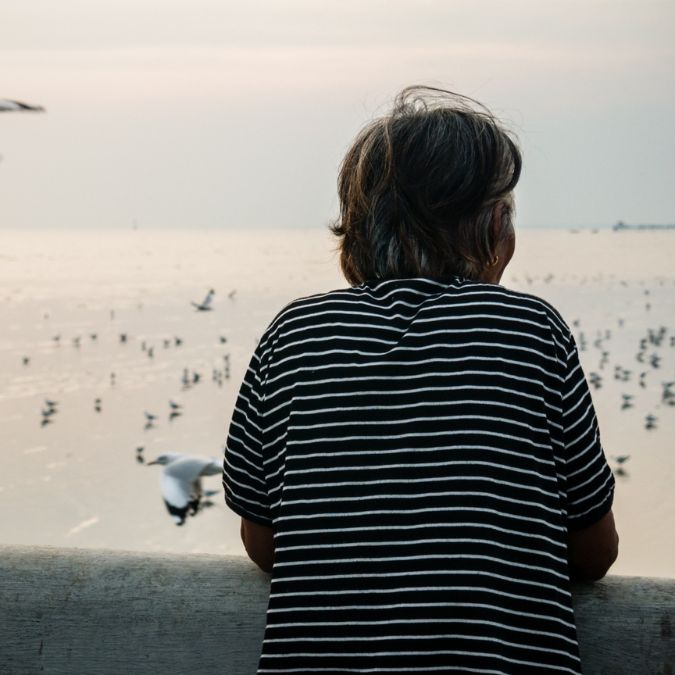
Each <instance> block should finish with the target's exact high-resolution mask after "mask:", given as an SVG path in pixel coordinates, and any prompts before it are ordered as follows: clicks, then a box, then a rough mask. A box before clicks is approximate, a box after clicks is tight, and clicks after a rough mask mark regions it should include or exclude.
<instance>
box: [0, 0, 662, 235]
mask: <svg viewBox="0 0 675 675" xmlns="http://www.w3.org/2000/svg"><path fill="white" fill-rule="evenodd" d="M673 26H675V2H673V1H668V2H650V1H649V0H646V1H645V0H642V1H631V2H622V1H621V0H613V1H611V2H598V1H593V0H586V1H585V2H576V1H575V0H571V1H566V2H549V1H548V0H533V1H529V2H525V1H522V2H508V3H504V2H501V1H499V2H480V1H476V0H474V1H472V2H469V1H467V2H464V1H463V0H462V1H453V0H438V1H436V0H426V1H425V0H422V1H420V0H416V1H415V2H413V1H412V0H409V1H408V2H401V1H399V0H389V1H386V2H385V1H375V0H360V1H358V2H356V1H351V0H343V1H341V2H335V1H334V0H323V1H321V2H317V1H316V0H314V1H312V2H309V1H308V2H298V1H292V2H288V1H286V2H280V1H275V2H273V1H271V0H270V1H268V2H261V1H260V0H259V1H257V2H248V3H246V5H245V6H244V5H240V4H239V3H236V4H235V3H232V2H229V1H226V0H218V1H215V0H191V1H190V2H188V1H187V0H182V1H181V2H178V1H177V0H161V1H160V0H133V1H132V0H115V1H114V2H113V1H111V0H95V1H94V0H60V2H58V3H57V2H53V0H4V2H3V3H2V7H1V8H0V98H17V99H20V100H26V101H29V102H34V103H39V104H42V105H44V106H45V107H46V108H47V109H48V112H47V113H46V114H44V115H29V114H25V115H19V114H16V115H14V114H2V115H0V154H1V155H2V156H3V161H2V162H0V226H5V227H11V226H19V227H56V226H78V227H101V226H104V227H129V226H130V225H131V223H132V222H133V219H134V218H136V219H137V220H138V223H139V225H140V226H142V227H143V226H153V227H154V226H169V227H181V226H194V227H213V226H303V227H308V226H324V225H325V224H326V222H327V221H328V220H329V219H330V218H331V217H333V216H334V215H335V214H336V210H337V200H336V196H335V179H336V173H337V168H338V165H339V162H340V160H341V158H342V155H343V154H344V151H345V149H346V148H347V146H348V144H349V142H350V141H351V140H352V138H353V137H354V135H355V133H356V132H357V131H358V129H359V128H360V127H361V126H362V124H363V123H364V122H365V121H366V120H367V119H369V118H370V117H372V116H373V115H375V114H377V113H378V112H381V111H382V110H383V109H384V107H386V104H387V102H388V101H389V99H390V98H391V97H392V96H393V94H395V93H396V91H397V90H399V89H400V88H401V87H403V86H405V85H406V84H411V83H416V82H419V83H429V84H436V85H442V86H446V87H449V88H452V89H454V90H456V91H459V92H462V93H465V94H469V95H471V96H474V97H476V98H478V99H480V100H482V101H483V102H484V103H486V104H488V105H489V106H490V107H492V109H493V110H494V111H495V112H497V113H498V114H499V115H500V116H502V117H503V118H504V119H505V120H507V121H508V122H509V123H510V125H511V127H512V128H513V129H514V130H515V131H516V133H517V134H518V135H519V137H520V141H521V145H522V148H523V151H524V161H525V169H524V174H523V177H522V179H521V183H520V185H519V187H518V189H517V195H516V197H517V208H518V214H517V220H518V222H519V223H520V224H521V225H524V226H537V225H543V226H561V225H567V226H575V225H609V224H613V223H614V222H615V221H617V220H618V219H623V220H625V221H627V222H635V223H637V222H642V223H644V222H675V200H674V199H673V194H674V190H673V185H674V184H675V124H673V120H675V87H673V82H674V81H675V78H674V75H675V48H674V46H673V38H672V29H673Z"/></svg>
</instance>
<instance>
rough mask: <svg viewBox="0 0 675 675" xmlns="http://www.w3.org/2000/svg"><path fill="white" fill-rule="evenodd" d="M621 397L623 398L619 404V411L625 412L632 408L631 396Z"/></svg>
mask: <svg viewBox="0 0 675 675" xmlns="http://www.w3.org/2000/svg"><path fill="white" fill-rule="evenodd" d="M621 397H622V398H623V403H622V404H621V410H626V409H628V408H632V407H633V403H632V399H633V398H634V397H633V394H621Z"/></svg>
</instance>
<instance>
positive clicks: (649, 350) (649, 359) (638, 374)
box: [573, 283, 675, 476]
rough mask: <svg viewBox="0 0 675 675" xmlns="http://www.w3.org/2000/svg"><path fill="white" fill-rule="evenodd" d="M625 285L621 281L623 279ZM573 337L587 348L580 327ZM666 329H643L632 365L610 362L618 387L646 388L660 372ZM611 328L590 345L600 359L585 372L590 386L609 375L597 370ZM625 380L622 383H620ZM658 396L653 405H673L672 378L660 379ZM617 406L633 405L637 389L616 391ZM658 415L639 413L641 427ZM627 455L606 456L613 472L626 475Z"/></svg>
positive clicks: (649, 426)
mask: <svg viewBox="0 0 675 675" xmlns="http://www.w3.org/2000/svg"><path fill="white" fill-rule="evenodd" d="M624 285H625V283H624ZM644 293H645V295H649V293H650V292H649V290H648V289H646V290H645V291H644ZM644 308H645V310H646V311H649V310H650V309H651V303H650V302H646V303H645V307H644ZM573 325H574V328H575V329H580V327H581V321H580V320H579V319H576V320H575V321H574V322H573ZM624 326H625V320H624V319H622V318H619V319H617V328H618V329H619V330H620V329H622V328H623V327H624ZM576 332H577V335H576V340H577V344H578V348H579V351H580V352H587V351H588V350H589V346H588V343H589V338H588V336H587V335H586V333H585V332H584V331H583V330H577V331H576ZM668 333H669V330H668V328H667V327H666V326H663V325H660V326H658V327H654V328H647V330H646V333H645V334H644V335H643V336H641V337H640V338H639V342H638V349H637V351H636V353H635V356H634V361H635V363H636V365H635V366H630V367H626V366H625V365H624V364H619V363H616V364H614V369H613V373H612V377H613V379H614V381H616V382H620V383H622V386H621V388H622V389H627V388H629V387H630V386H631V384H632V383H637V387H639V388H640V389H641V390H646V389H648V388H649V387H650V380H653V379H655V378H656V377H658V375H657V373H660V372H661V368H662V362H663V356H662V354H661V353H659V350H660V349H662V348H665V347H668V348H671V349H672V348H674V347H675V335H669V334H668ZM613 335H614V334H613V332H612V330H611V329H609V328H607V329H604V330H600V331H597V333H596V335H595V337H594V339H593V342H592V345H593V347H594V348H595V349H596V350H598V351H599V352H600V359H599V361H598V364H597V370H592V371H590V372H588V374H587V378H588V382H589V384H590V386H591V387H592V389H593V390H596V391H597V390H599V389H602V387H603V385H604V383H605V380H606V379H609V375H605V376H604V377H603V374H602V373H601V372H600V371H605V368H606V366H607V365H608V364H609V360H610V356H611V353H610V349H609V347H608V343H609V342H610V341H611V339H612V337H613ZM623 383H626V385H623ZM659 386H660V397H659V400H658V402H656V403H655V404H653V407H654V408H655V407H658V408H666V407H673V406H675V380H668V379H663V378H661V379H660V382H659ZM620 396H621V398H620V405H619V409H620V410H622V411H625V410H630V409H632V408H635V404H636V397H637V396H638V390H636V391H635V392H626V391H623V392H621V394H620ZM658 423H659V418H658V417H657V415H656V414H655V410H654V409H652V410H649V411H648V412H647V413H646V414H645V415H644V416H643V428H644V429H645V430H646V431H653V430H655V429H657V428H658ZM630 458H631V455H613V456H611V457H610V459H611V460H612V461H613V462H614V464H615V466H614V473H615V474H616V475H618V476H627V475H628V473H627V471H626V468H625V464H626V462H628V460H629V459H630Z"/></svg>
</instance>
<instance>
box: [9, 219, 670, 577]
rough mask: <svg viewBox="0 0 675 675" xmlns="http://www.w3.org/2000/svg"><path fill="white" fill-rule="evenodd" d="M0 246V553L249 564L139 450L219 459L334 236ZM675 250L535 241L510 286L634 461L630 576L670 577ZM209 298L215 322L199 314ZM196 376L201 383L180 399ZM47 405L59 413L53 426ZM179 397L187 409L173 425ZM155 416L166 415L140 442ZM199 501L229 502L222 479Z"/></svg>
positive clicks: (623, 509)
mask: <svg viewBox="0 0 675 675" xmlns="http://www.w3.org/2000/svg"><path fill="white" fill-rule="evenodd" d="M2 241H3V246H2V249H1V250H0V309H1V311H2V323H1V324H0V367H1V370H0V372H2V374H3V375H2V379H0V419H2V424H1V425H0V508H2V509H3V512H4V513H5V518H3V520H2V523H1V524H0V543H20V544H51V545H66V546H84V547H107V548H119V549H136V550H167V551H194V552H197V551H201V552H212V553H224V552H228V553H242V549H241V545H240V544H239V535H238V521H237V518H236V517H235V516H233V515H232V514H230V512H229V511H228V510H227V509H226V508H225V506H224V505H223V503H222V496H221V495H220V493H219V494H218V495H217V496H215V497H213V498H212V501H213V505H212V506H211V507H210V508H205V509H204V510H203V511H202V512H201V513H199V514H198V515H197V516H196V517H194V518H191V519H190V520H189V521H188V522H187V524H186V525H185V527H182V528H178V527H176V526H175V525H174V524H173V522H172V520H171V519H170V518H169V516H168V514H167V512H166V510H165V507H164V504H163V502H162V500H161V497H160V492H159V476H160V471H161V469H160V468H159V467H148V466H146V465H145V464H140V463H138V462H137V459H136V455H137V450H136V448H137V447H143V448H144V450H143V452H142V455H143V456H144V457H145V459H146V460H150V459H152V458H154V457H155V456H156V455H158V454H160V453H162V452H183V453H186V454H192V455H203V456H214V457H218V458H219V457H221V453H222V447H223V444H224V441H225V437H226V433H227V427H228V424H229V418H230V413H231V410H232V406H233V404H234V398H235V396H236V393H237V390H238V386H239V382H240V381H241V377H242V375H243V372H244V370H245V368H246V365H247V363H248V360H249V358H250V355H251V352H252V350H253V347H254V345H255V341H256V339H257V338H258V337H259V335H260V334H261V333H262V331H263V329H264V328H265V326H266V325H267V323H268V322H269V321H270V320H271V319H272V318H273V316H274V315H275V314H276V312H277V311H278V310H279V309H280V308H281V307H282V306H283V305H284V304H285V303H286V302H287V301H289V300H290V299H292V298H294V297H297V296H300V295H307V294H309V293H314V292H318V291H325V290H329V289H331V288H336V287H340V286H344V285H345V284H344V282H343V280H342V279H341V277H340V275H339V273H338V269H337V262H336V257H335V255H334V252H333V250H332V248H333V242H332V241H331V240H330V239H329V237H328V235H327V234H326V233H324V232H321V231H297V230H296V231H281V232H280V231H268V232H262V231H260V232H254V233H245V232H236V231H234V232H233V231H230V232H216V231H209V232H188V231H178V232H177V231H150V232H146V231H123V232H98V233H93V232H80V231H59V232H15V231H7V230H5V231H3V234H2ZM674 252H675V233H671V232H661V233H658V232H642V233H612V232H600V233H597V234H592V233H590V232H581V233H578V234H573V233H571V232H568V231H552V232H542V231H524V232H520V233H519V236H518V245H517V251H516V256H515V258H514V260H513V262H512V264H511V266H510V267H509V269H508V270H507V273H506V274H505V277H504V279H503V284H504V285H506V286H510V287H513V288H516V289H518V290H525V291H527V292H530V293H534V294H536V295H540V296H541V297H544V298H546V299H547V300H549V301H551V302H553V303H554V304H555V305H556V306H557V307H558V308H559V309H560V311H561V312H562V313H563V315H564V316H565V317H566V319H567V321H568V323H570V324H573V326H574V332H575V334H576V336H577V339H578V342H579V343H580V345H582V346H583V351H582V353H581V354H582V361H583V364H584V367H585V370H586V374H587V376H589V377H590V375H591V373H596V374H597V375H598V376H599V377H600V378H601V381H600V386H599V388H597V389H595V388H594V389H593V397H594V401H595V404H596V409H597V411H598V417H599V421H600V429H601V435H602V439H603V443H604V446H605V450H606V453H607V455H608V456H610V457H613V456H618V455H630V459H629V460H628V461H626V462H625V464H624V465H623V469H624V473H623V475H618V476H617V482H618V486H617V497H616V504H615V513H616V516H617V523H618V527H619V530H620V535H621V544H622V550H621V557H620V560H619V561H618V562H617V564H616V566H615V568H614V571H615V572H616V573H621V574H645V575H647V574H649V575H660V576H675V544H673V543H672V542H671V541H670V539H672V538H669V537H667V536H666V533H667V532H672V531H673V530H674V529H675V499H673V497H672V496H671V495H672V483H673V480H674V479H675V447H674V443H673V439H674V438H675V406H671V405H669V404H668V402H667V401H665V400H663V391H664V383H667V382H669V381H675V322H674V321H673V317H674V316H675V314H674V312H673V310H674V309H675V274H674V273H673V271H672V270H671V265H672V260H673V253H674ZM210 288H213V289H214V290H215V297H214V310H213V311H212V312H203V313H201V312H195V311H194V309H193V308H192V307H191V305H190V302H191V301H201V300H202V299H203V297H204V296H205V294H206V292H207V291H208V289H210ZM650 330H651V331H652V333H651V339H650V334H649V331H650ZM123 333H124V334H126V335H127V339H126V342H121V340H120V334H123ZM659 335H660V336H661V337H660V339H659ZM56 338H58V339H56ZM176 338H179V339H180V341H181V343H180V344H176ZM643 339H644V340H645V341H646V344H645V345H644V346H645V349H641V346H640V342H641V340H643ZM603 353H604V356H603ZM24 357H25V358H27V359H28V363H25V364H24ZM638 359H641V360H638ZM226 361H229V364H230V369H229V379H228V378H227V376H226V372H225V369H226ZM185 369H187V371H188V375H189V378H190V380H192V378H193V376H194V375H193V374H194V373H195V372H196V373H199V375H200V376H201V378H200V381H199V382H197V383H195V384H191V385H190V386H187V387H185V386H184V385H183V383H182V378H183V373H184V371H185ZM214 371H216V372H217V373H218V374H219V375H218V379H216V380H214V379H213V374H214ZM113 373H114V377H113V375H112V374H113ZM641 373H645V374H644V375H643V376H642V377H641ZM673 391H674V392H675V385H674V386H673ZM624 394H625V395H626V396H631V397H632V398H630V399H629V405H630V407H625V408H622V405H623V402H624V400H625V399H624V397H623V395H624ZM47 398H48V399H53V400H57V401H58V406H57V407H58V413H56V414H54V415H53V416H52V417H51V419H52V420H53V421H52V423H50V424H48V425H46V426H44V427H43V426H41V423H40V422H41V419H42V417H41V410H42V409H43V408H44V401H45V399H47ZM95 399H100V411H96V409H95ZM169 399H171V400H174V401H176V402H178V403H180V404H181V405H182V406H183V414H182V415H181V416H179V417H176V418H174V419H173V420H170V419H169V410H170V408H169ZM145 411H148V412H150V413H153V414H155V415H157V420H156V422H155V424H154V425H153V426H152V427H151V428H147V429H146V428H145V415H144V412H145ZM650 414H651V415H653V416H654V417H655V418H656V421H655V422H654V423H653V426H654V428H652V429H646V428H645V424H646V420H645V418H646V416H647V415H650ZM613 465H614V466H617V467H618V465H616V464H615V463H613ZM205 487H206V488H207V489H213V490H219V489H220V482H219V478H218V477H210V478H207V479H206V480H205Z"/></svg>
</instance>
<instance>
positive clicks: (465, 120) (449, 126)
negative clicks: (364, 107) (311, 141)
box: [330, 86, 522, 285]
mask: <svg viewBox="0 0 675 675" xmlns="http://www.w3.org/2000/svg"><path fill="white" fill-rule="evenodd" d="M521 164H522V160H521V156H520V151H519V149H518V147H517V145H516V143H515V141H514V140H513V139H512V138H511V136H510V135H509V133H508V132H507V131H506V130H505V129H504V128H503V127H502V125H501V124H500V123H499V121H498V120H497V119H496V118H495V117H494V115H492V113H491V112H490V111H489V110H488V109H487V108H486V107H485V106H483V105H482V104H480V103H478V102H477V101H474V100H473V99H471V98H468V97H466V96H461V95H459V94H455V93H453V92H450V91H445V90H443V89H436V88H434V87H420V86H414V87H407V88H405V89H404V90H403V91H402V92H401V93H400V94H399V95H398V96H397V97H396V99H395V100H394V107H393V110H392V111H391V112H390V113H389V114H388V115H385V116H384V117H380V118H378V119H375V120H374V121H373V122H371V123H370V124H368V125H367V126H366V127H365V128H364V129H363V130H362V131H361V132H360V133H359V135H358V136H357V137H356V140H355V141H354V143H353V145H352V146H351V148H350V149H349V150H348V152H347V154H346V156H345V158H344V160H343V162H342V165H341V167H340V174H339V177H338V195H339V198H340V216H339V218H338V219H337V220H336V221H335V222H334V223H333V224H332V225H331V226H330V229H331V232H332V233H333V234H334V235H336V236H337V237H339V238H340V241H339V250H340V265H341V267H342V272H343V274H344V275H345V277H346V278H347V281H349V283H351V284H354V285H357V284H360V283H362V282H364V281H367V280H373V279H391V278H406V277H418V276H428V277H433V278H439V279H443V278H447V277H451V276H462V277H466V278H470V279H471V278H477V277H478V276H479V274H480V273H481V270H482V269H483V268H484V267H485V265H486V264H487V263H488V261H489V260H490V259H491V258H492V257H493V253H492V251H493V248H494V246H495V245H496V242H495V241H493V236H492V234H491V227H490V225H491V221H492V218H493V211H494V208H495V205H496V204H497V203H498V202H499V201H504V202H505V204H504V207H503V210H502V219H503V220H502V224H504V225H507V226H508V225H509V224H510V219H511V215H512V210H513V205H512V200H511V199H510V193H511V191H512V190H513V188H514V187H515V185H516V183H517V182H518V178H519V177H520V170H521ZM507 229H508V227H506V228H504V227H502V228H501V230H502V232H504V231H505V230H507Z"/></svg>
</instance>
